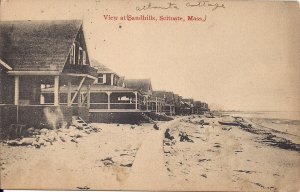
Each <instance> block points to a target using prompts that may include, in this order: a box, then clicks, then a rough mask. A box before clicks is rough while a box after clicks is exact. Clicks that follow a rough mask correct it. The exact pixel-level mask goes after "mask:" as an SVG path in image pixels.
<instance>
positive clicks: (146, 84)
mask: <svg viewBox="0 0 300 192" xmlns="http://www.w3.org/2000/svg"><path fill="white" fill-rule="evenodd" d="M125 85H126V87H127V88H132V89H136V90H139V91H141V92H143V93H144V94H151V93H152V85H151V80H150V79H125Z"/></svg>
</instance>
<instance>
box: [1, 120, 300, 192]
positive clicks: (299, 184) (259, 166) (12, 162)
mask: <svg viewBox="0 0 300 192" xmlns="http://www.w3.org/2000/svg"><path fill="white" fill-rule="evenodd" d="M200 120H204V121H205V122H208V123H209V125H204V126H203V127H202V126H201V125H200V123H199V122H200ZM219 120H221V117H217V118H205V117H201V116H198V115H194V116H187V117H177V118H175V120H173V121H170V122H159V123H158V126H159V127H160V130H155V129H154V128H153V124H141V125H139V126H138V125H122V124H120V125H117V124H92V125H93V127H95V128H97V129H98V130H99V132H92V133H89V134H84V133H83V131H81V132H80V131H79V135H81V136H80V137H78V138H77V137H76V140H75V142H74V141H71V140H72V139H74V137H69V136H68V137H67V136H64V137H65V141H62V140H61V139H59V138H60V137H59V136H60V135H63V134H64V135H68V134H69V133H65V131H58V133H55V134H54V136H55V137H57V139H56V140H55V141H54V142H52V145H51V143H50V144H49V143H47V145H46V146H41V147H40V148H35V147H34V146H8V145H7V144H5V143H4V144H2V145H1V185H2V188H6V189H72V190H77V189H82V190H86V189H90V190H96V189H102V190H109V189H114V190H118V189H131V190H132V189H137V190H142V189H144V190H150V189H152V190H222V191H224V190H227V191H228V190H231V191H232V190H235V191H241V190H243V191H298V190H299V188H300V181H299V178H300V151H299V149H298V146H299V144H300V142H299V137H300V135H299V132H298V131H297V130H299V128H300V127H299V125H300V124H298V122H293V123H291V122H290V121H289V122H288V124H289V125H288V126H290V127H291V126H295V128H292V129H293V131H291V130H290V131H289V132H287V133H284V131H282V130H280V131H279V130H278V129H279V127H280V125H278V124H280V123H281V124H284V123H282V121H281V122H272V121H265V120H261V119H260V120H257V119H245V120H246V121H247V122H249V123H252V124H253V129H251V130H247V129H242V128H241V127H239V126H224V125H220V124H219V123H218V121H219ZM291 124H293V125H291ZM284 125H287V124H286V123H285V124H284ZM276 126H277V128H276ZM270 127H271V128H272V129H270ZM167 128H169V129H170V134H171V135H172V136H174V138H175V139H174V140H173V141H170V140H168V139H164V132H165V130H166V129H167ZM56 131H57V130H56ZM180 131H184V132H186V133H187V134H188V136H189V138H190V139H192V140H193V142H180V141H179V139H180V137H179V136H178V135H179V132H180ZM270 135H271V136H270ZM277 141H284V142H285V143H287V146H288V147H286V148H284V147H282V146H278V145H272V143H274V142H277ZM287 141H289V142H287ZM292 144H293V145H292ZM289 146H294V148H293V147H290V148H289Z"/></svg>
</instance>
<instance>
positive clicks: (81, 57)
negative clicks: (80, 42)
mask: <svg viewBox="0 0 300 192" xmlns="http://www.w3.org/2000/svg"><path fill="white" fill-rule="evenodd" d="M78 64H79V65H82V64H83V49H82V47H79V54H78Z"/></svg>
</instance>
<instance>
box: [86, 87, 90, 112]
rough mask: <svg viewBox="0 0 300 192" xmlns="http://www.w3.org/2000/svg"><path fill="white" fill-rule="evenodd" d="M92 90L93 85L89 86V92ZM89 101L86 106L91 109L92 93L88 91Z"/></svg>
mask: <svg viewBox="0 0 300 192" xmlns="http://www.w3.org/2000/svg"><path fill="white" fill-rule="evenodd" d="M90 89H91V85H88V90H90ZM87 94H88V95H87V101H86V104H87V107H88V108H90V106H91V91H88V92H87Z"/></svg>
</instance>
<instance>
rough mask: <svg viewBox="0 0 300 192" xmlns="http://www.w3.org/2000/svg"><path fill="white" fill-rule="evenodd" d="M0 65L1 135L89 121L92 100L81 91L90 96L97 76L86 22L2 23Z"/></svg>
mask: <svg viewBox="0 0 300 192" xmlns="http://www.w3.org/2000/svg"><path fill="white" fill-rule="evenodd" d="M0 59H1V60H0V69H1V78H0V82H1V83H0V93H1V94H0V112H1V115H0V117H1V120H0V122H1V129H3V128H6V127H8V126H11V125H12V124H21V125H25V126H35V127H39V126H52V127H57V126H59V125H60V124H62V123H70V122H71V121H72V116H81V117H83V118H85V119H88V116H89V114H88V112H89V100H90V99H89V94H82V93H81V90H83V88H85V90H87V91H86V92H88V91H89V90H90V87H91V84H93V82H94V81H95V80H96V79H97V78H96V76H97V73H96V72H97V71H96V69H94V68H93V67H91V66H90V61H89V55H88V51H87V47H86V43H85V37H84V31H83V27H82V21H78V20H68V21H58V20H56V21H30V20H28V21H1V22H0ZM74 86H76V90H75V91H73V92H72V91H71V90H72V89H71V88H72V87H74ZM48 89H52V92H47V91H45V90H48ZM62 89H66V90H67V91H66V92H61V90H62ZM75 103H76V104H75Z"/></svg>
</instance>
